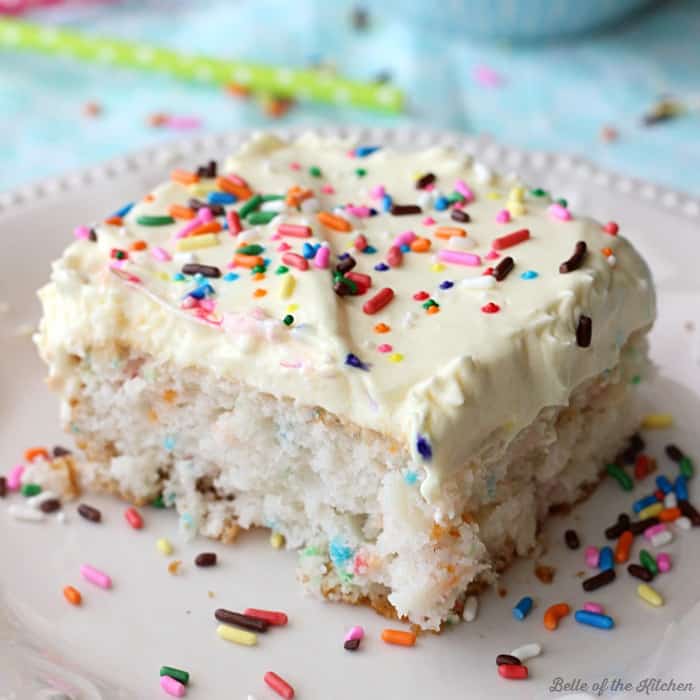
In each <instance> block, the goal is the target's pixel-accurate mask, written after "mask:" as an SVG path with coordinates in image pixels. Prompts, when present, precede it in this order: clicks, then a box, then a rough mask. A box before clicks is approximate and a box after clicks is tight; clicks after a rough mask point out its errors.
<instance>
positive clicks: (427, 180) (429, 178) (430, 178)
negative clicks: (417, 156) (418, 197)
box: [416, 173, 437, 190]
mask: <svg viewBox="0 0 700 700" xmlns="http://www.w3.org/2000/svg"><path fill="white" fill-rule="evenodd" d="M436 179H437V178H436V177H435V173H426V174H425V175H423V177H419V178H418V179H417V180H416V189H417V190H422V189H424V188H426V187H427V186H428V185H432V184H433V182H435V180H436Z"/></svg>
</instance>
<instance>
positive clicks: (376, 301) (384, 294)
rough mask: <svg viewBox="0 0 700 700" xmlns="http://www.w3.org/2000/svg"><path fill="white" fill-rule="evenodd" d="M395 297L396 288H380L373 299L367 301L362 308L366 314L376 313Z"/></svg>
mask: <svg viewBox="0 0 700 700" xmlns="http://www.w3.org/2000/svg"><path fill="white" fill-rule="evenodd" d="M393 298H394V290H393V289H391V287H384V289H380V290H379V291H378V292H377V293H376V294H375V295H374V296H373V297H372V298H371V299H369V300H368V301H366V302H365V303H364V305H363V307H362V310H363V311H364V312H365V313H366V314H370V315H371V314H376V313H377V311H381V309H383V308H384V307H385V306H386V305H387V304H388V303H389V302H390V301H391V300H392V299H393Z"/></svg>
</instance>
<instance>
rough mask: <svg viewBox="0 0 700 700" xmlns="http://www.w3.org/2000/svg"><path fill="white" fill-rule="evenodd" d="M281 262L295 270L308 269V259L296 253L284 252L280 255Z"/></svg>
mask: <svg viewBox="0 0 700 700" xmlns="http://www.w3.org/2000/svg"><path fill="white" fill-rule="evenodd" d="M282 262H283V263H284V264H285V265H289V266H290V267H295V268H296V269H297V270H302V271H303V270H308V269H309V261H308V260H307V259H306V258H304V257H302V256H301V255H298V254H297V253H290V252H286V253H285V254H284V255H283V256H282Z"/></svg>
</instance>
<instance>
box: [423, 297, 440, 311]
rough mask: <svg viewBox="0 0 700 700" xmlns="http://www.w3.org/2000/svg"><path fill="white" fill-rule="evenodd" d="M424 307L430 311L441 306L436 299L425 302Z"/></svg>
mask: <svg viewBox="0 0 700 700" xmlns="http://www.w3.org/2000/svg"><path fill="white" fill-rule="evenodd" d="M422 306H423V308H424V309H429V308H430V307H431V306H439V304H438V303H437V302H436V301H435V300H434V299H428V301H424V302H423V304H422Z"/></svg>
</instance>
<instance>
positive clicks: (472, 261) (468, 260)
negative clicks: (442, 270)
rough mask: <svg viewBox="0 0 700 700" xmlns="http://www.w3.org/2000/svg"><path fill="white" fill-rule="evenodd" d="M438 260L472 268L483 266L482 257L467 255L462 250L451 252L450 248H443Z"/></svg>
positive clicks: (472, 254) (439, 252)
mask: <svg viewBox="0 0 700 700" xmlns="http://www.w3.org/2000/svg"><path fill="white" fill-rule="evenodd" d="M438 260H442V262H449V263H453V264H455V265H469V266H471V267H474V266H476V265H481V257H480V256H479V255H475V254H474V253H465V252H464V251H461V250H449V249H448V248H441V249H440V250H439V251H438Z"/></svg>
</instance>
